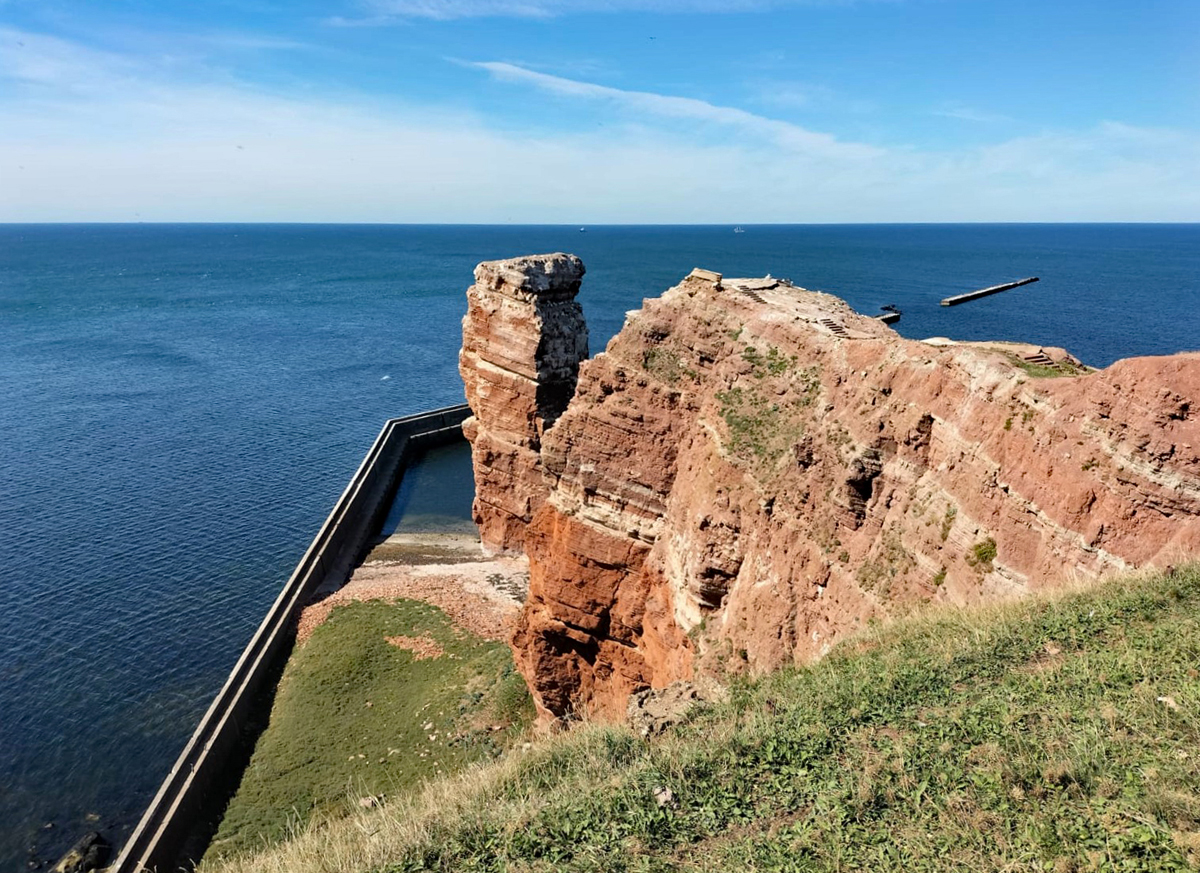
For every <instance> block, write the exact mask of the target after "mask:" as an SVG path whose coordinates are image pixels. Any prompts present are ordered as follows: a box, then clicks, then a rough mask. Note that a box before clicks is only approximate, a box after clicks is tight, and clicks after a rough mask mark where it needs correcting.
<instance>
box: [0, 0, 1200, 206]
mask: <svg viewBox="0 0 1200 873" xmlns="http://www.w3.org/2000/svg"><path fill="white" fill-rule="evenodd" d="M138 220H143V221H370V222H375V221H378V222H530V223H557V222H563V223H602V222H634V223H643V222H644V223H656V222H672V223H674V222H715V223H724V222H733V223H753V222H846V221H865V222H872V221H881V222H882V221H1197V220H1200V0H1121V2H1116V0H1092V2H1076V0H1041V2H1033V0H1008V2H998V0H996V2H994V0H793V2H787V0H727V2H716V0H659V2H650V3H633V2H624V0H327V2H316V0H298V2H276V0H207V2H194V0H193V2H178V0H154V2H150V0H107V2H100V0H91V2H89V0H70V2H57V0H0V221H138Z"/></svg>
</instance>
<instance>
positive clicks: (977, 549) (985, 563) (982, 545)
mask: <svg viewBox="0 0 1200 873" xmlns="http://www.w3.org/2000/svg"><path fill="white" fill-rule="evenodd" d="M994 560H996V541H995V540H994V539H992V538H991V537H988V538H987V539H986V540H983V541H982V542H978V543H976V544H975V545H973V546H971V553H970V554H969V555H967V563H968V564H970V565H971V566H972V567H975V568H976V569H978V570H982V571H984V572H991V569H992V562H993V561H994Z"/></svg>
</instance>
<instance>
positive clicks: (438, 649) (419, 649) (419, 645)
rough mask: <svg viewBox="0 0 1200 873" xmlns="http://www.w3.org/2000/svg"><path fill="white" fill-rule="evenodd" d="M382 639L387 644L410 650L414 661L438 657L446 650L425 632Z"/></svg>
mask: <svg viewBox="0 0 1200 873" xmlns="http://www.w3.org/2000/svg"><path fill="white" fill-rule="evenodd" d="M383 641H384V642H385V643H387V644H388V645H389V646H395V647H396V648H398V649H405V650H407V651H409V652H412V656H413V660H414V661H427V660H430V659H432V658H440V657H441V656H442V655H444V654H446V650H445V649H443V648H442V646H441V644H440V643H439V642H438V641H437V640H435V639H434V638H433V637H431V636H429V635H428V634H425V635H424V636H420V637H406V636H403V635H401V636H396V637H384V638H383Z"/></svg>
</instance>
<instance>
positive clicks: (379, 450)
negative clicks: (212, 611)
mask: <svg viewBox="0 0 1200 873" xmlns="http://www.w3.org/2000/svg"><path fill="white" fill-rule="evenodd" d="M468 412H469V410H468V408H467V407H466V406H465V405H462V406H452V407H447V408H445V409H438V410H434V411H432V412H426V413H421V414H419V415H413V416H408V417H406V418H394V419H390V420H389V421H388V422H387V423H386V424H384V426H383V429H382V430H381V431H380V433H379V436H378V437H376V439H375V442H374V443H373V444H372V446H371V448H370V450H369V451H368V452H367V455H366V457H364V458H363V461H362V463H361V464H360V465H359V468H358V470H357V471H356V472H355V474H354V476H353V477H352V478H351V480H350V482H349V484H348V485H347V486H346V489H345V490H344V491H343V492H342V496H341V497H340V498H339V499H338V501H337V503H336V504H334V507H333V511H332V512H330V514H329V517H328V518H327V519H326V520H325V523H324V524H323V525H322V526H321V529H320V531H318V532H317V535H316V537H315V538H314V539H313V542H312V544H311V545H310V546H309V547H308V550H307V551H306V552H305V553H304V556H303V557H302V558H301V559H300V563H299V564H297V565H296V569H295V570H294V571H293V573H292V575H291V577H290V578H289V579H288V581H287V583H286V584H285V585H284V587H283V590H282V591H280V592H279V596H278V597H277V598H276V599H275V602H274V603H273V604H272V606H271V608H270V610H269V611H268V612H267V615H266V617H265V618H264V619H263V621H262V624H261V625H260V626H259V628H258V630H257V631H256V632H255V634H254V636H253V637H252V638H251V640H250V643H249V644H248V645H247V646H246V648H245V650H244V651H243V652H242V655H241V657H240V658H238V661H237V664H235V665H234V668H233V670H232V672H231V673H230V674H229V678H228V679H226V680H225V684H224V686H223V687H222V688H221V690H220V691H219V692H218V694H217V696H216V697H215V698H214V699H213V702H212V704H211V705H210V706H209V708H208V711H207V712H205V714H204V716H203V718H201V720H200V724H199V725H198V726H197V727H196V730H195V732H194V733H193V734H192V737H191V739H190V740H189V741H188V744H187V745H186V746H185V747H184V749H183V751H182V752H181V753H180V755H179V758H178V760H177V761H176V762H175V765H174V766H173V767H172V768H171V771H170V773H168V774H167V778H166V779H165V780H164V781H163V783H162V786H161V787H160V788H159V790H158V793H157V794H156V795H155V797H154V799H153V800H152V801H151V802H150V806H149V807H148V808H147V810H146V812H145V813H144V814H143V816H142V819H141V821H140V822H139V823H138V825H137V827H136V828H135V829H134V831H133V833H132V834H131V835H130V837H129V839H128V840H127V841H126V843H125V845H124V846H123V848H122V849H121V853H120V855H119V856H118V858H117V860H116V862H115V863H114V864H113V865H112V867H110V868H109V873H139V871H142V870H168V869H176V867H177V866H180V865H178V864H177V861H178V858H179V854H180V852H181V850H182V848H183V845H184V842H185V840H187V839H188V837H189V836H190V834H191V832H192V831H193V829H194V828H196V827H197V824H198V821H199V820H200V818H201V816H202V814H203V813H204V812H205V811H211V810H210V807H211V806H212V805H213V804H214V803H215V802H218V801H221V800H224V799H225V795H223V794H221V793H220V791H221V786H222V785H223V783H224V782H225V781H226V780H228V778H229V774H228V773H226V772H225V771H226V768H227V764H228V762H229V761H230V759H231V758H232V757H234V756H235V755H236V754H237V751H238V749H239V747H240V745H241V743H242V742H243V741H244V734H245V731H246V728H247V723H248V722H249V721H250V719H251V716H252V713H253V711H254V709H255V708H256V707H258V706H261V705H262V701H261V699H260V696H259V692H260V690H261V689H262V688H263V687H264V685H265V683H266V682H267V681H268V679H269V678H270V677H271V676H272V675H274V671H275V670H276V669H277V668H278V665H279V662H280V660H281V659H282V658H284V657H285V656H286V654H287V652H288V651H289V649H290V648H291V644H292V641H293V639H294V635H295V629H296V628H295V622H296V619H297V617H298V616H299V613H300V610H301V609H303V608H304V606H306V605H307V604H308V602H309V601H310V600H311V598H312V596H313V595H314V594H316V593H317V592H318V591H320V590H322V589H331V588H336V587H338V586H340V585H341V584H343V583H344V582H345V581H346V579H347V578H348V577H349V575H350V572H351V571H352V570H353V568H354V565H355V564H356V563H357V560H358V558H359V557H360V555H361V554H362V551H363V549H364V547H365V546H366V544H367V540H368V538H369V537H370V536H371V534H373V533H374V532H375V531H377V530H378V529H379V526H380V524H381V522H382V520H383V517H384V516H385V515H386V513H387V508H388V503H387V498H388V496H389V495H392V494H394V493H395V489H396V485H397V482H398V478H399V477H400V475H401V474H402V472H403V469H404V467H405V466H406V464H407V463H408V462H409V460H410V459H411V458H413V457H414V456H415V455H416V454H418V453H420V452H421V451H424V450H425V449H427V448H431V447H433V446H436V445H442V444H445V443H448V442H453V441H455V440H459V439H461V438H462V435H461V426H462V421H463V419H464V418H466V416H467V413H468ZM214 792H215V793H216V794H215V795H214Z"/></svg>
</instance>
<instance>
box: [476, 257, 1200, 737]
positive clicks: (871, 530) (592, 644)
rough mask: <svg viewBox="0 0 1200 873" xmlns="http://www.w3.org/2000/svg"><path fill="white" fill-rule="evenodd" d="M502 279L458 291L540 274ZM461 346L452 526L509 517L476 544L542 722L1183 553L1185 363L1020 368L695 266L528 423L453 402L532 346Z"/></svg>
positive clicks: (1188, 516) (1198, 541)
mask: <svg viewBox="0 0 1200 873" xmlns="http://www.w3.org/2000/svg"><path fill="white" fill-rule="evenodd" d="M547 257H549V256H547ZM553 257H556V258H564V257H567V256H553ZM526 260H528V259H526ZM521 264H522V261H510V262H497V263H496V264H491V265H486V264H485V265H481V267H480V270H481V271H483V272H482V274H480V273H477V278H478V277H479V276H480V275H482V276H483V277H484V280H482V284H487V283H488V282H492V279H490V278H489V277H491V276H499V275H502V274H503V275H507V276H509V277H510V278H509V279H506V280H505V282H506V283H508V284H509V285H510V286H511V287H519V286H520V285H521V284H522V282H523V281H525V280H523V279H520V278H518V277H519V275H523V274H524V273H525V272H528V271H529V270H532V271H533V274H534V275H536V274H537V272H538V270H542V272H543V273H544V272H545V270H544V268H542V267H538V266H533V267H530V266H528V265H527V264H526V265H525V266H522V265H521ZM514 271H515V272H514ZM579 275H580V276H581V275H582V265H580V269H579ZM479 284H480V283H477V286H476V287H479ZM493 284H494V283H493ZM577 287H578V282H577V281H576V282H575V288H577ZM570 297H571V298H572V301H573V298H574V293H573V292H572V293H571V295H570ZM524 303H525V305H529V306H533V305H535V302H534V301H532V300H525V301H524ZM473 311H474V310H473ZM571 318H572V317H571V316H569V317H568V319H567V321H566V322H564V324H563V325H560V326H556V327H554V328H553V329H551V330H550V335H551V336H553V337H558V338H559V339H557V340H554V342H555V343H558V344H559V345H560V346H562V345H563V344H564V343H565V341H564V340H562V337H563V336H565V335H566V334H567V333H570V332H571V331H572V330H575V331H576V332H577V329H578V325H576V326H575V327H571V325H572V324H574V322H573V321H571ZM509 322H510V323H512V324H520V323H521V322H522V316H520V315H519V314H517V315H515V316H514V317H513V318H512V319H510V320H509ZM526 322H527V323H532V322H529V321H528V320H526ZM479 324H480V323H479V322H475V321H473V316H472V314H471V313H468V316H467V319H466V320H465V321H464V325H465V330H464V334H465V336H467V337H469V339H464V357H463V365H462V369H463V374H464V379H466V380H467V381H468V386H469V387H468V397H469V399H470V401H471V403H472V408H473V409H474V410H475V411H476V413H477V416H478V418H479V420H480V421H481V422H483V421H484V420H485V419H487V420H489V421H493V420H494V421H495V422H496V423H494V424H489V425H487V426H486V427H485V426H483V425H478V424H477V425H474V426H473V428H471V429H468V436H470V437H471V438H472V440H473V444H474V459H475V464H476V481H477V501H479V502H478V504H477V505H479V506H482V507H493V506H501V505H504V504H505V501H510V502H511V501H515V504H514V505H515V506H516V508H515V509H514V510H511V511H509V510H506V514H505V515H504V521H503V524H501V525H500V527H501V528H503V534H502V535H499V536H497V535H495V534H494V535H493V537H492V539H493V541H496V540H497V539H499V540H502V541H503V542H504V543H505V544H507V545H508V546H509V547H512V546H513V545H515V543H516V542H517V541H519V540H520V539H522V538H523V539H524V542H525V549H526V551H527V553H528V555H529V558H530V577H531V578H530V592H529V598H528V601H527V602H526V604H525V607H524V611H523V613H522V616H521V619H520V622H519V625H518V627H517V630H516V632H515V634H514V637H513V641H512V644H513V649H514V653H515V655H516V659H517V663H518V665H519V667H520V669H521V671H522V672H523V674H524V675H525V677H526V679H527V680H528V682H529V685H530V687H531V689H532V690H533V692H534V696H535V699H536V700H537V703H538V707H539V711H540V712H541V714H542V715H543V717H545V718H551V717H558V716H563V715H567V714H570V713H578V712H580V711H584V710H587V711H591V712H594V713H599V714H608V715H619V714H621V713H622V712H623V710H624V706H625V701H626V698H627V697H628V695H629V694H630V693H631V692H632V691H635V690H637V689H640V688H644V687H646V686H663V685H666V684H669V683H670V682H672V681H675V680H677V679H683V678H691V677H692V676H693V675H695V674H696V673H698V672H729V671H739V670H759V671H762V670H769V669H774V668H777V667H779V666H781V665H783V664H785V663H789V662H796V661H804V660H808V659H811V658H812V657H814V656H817V655H819V654H821V653H822V652H824V651H825V650H827V649H828V647H829V646H831V645H832V644H833V643H834V642H835V641H836V640H837V639H838V638H839V637H841V636H843V635H845V634H847V633H850V632H852V631H853V630H855V629H856V628H857V627H858V626H859V625H860V624H861V623H862V622H864V621H866V620H868V619H870V618H872V617H882V616H886V615H889V614H894V613H897V612H902V611H906V610H908V609H911V608H913V607H914V606H916V605H918V604H920V603H922V602H926V601H950V602H961V603H965V602H971V601H978V600H982V599H987V598H994V597H1005V596H1013V595H1017V594H1019V593H1021V592H1023V591H1025V590H1029V589H1034V588H1040V587H1047V586H1054V585H1058V584H1062V583H1064V582H1066V581H1068V580H1072V579H1091V578H1097V577H1100V576H1102V575H1105V574H1106V573H1109V572H1111V571H1116V570H1126V569H1130V568H1133V567H1142V566H1148V565H1164V564H1167V563H1171V562H1174V561H1176V560H1178V559H1180V558H1182V557H1183V556H1185V555H1195V554H1196V553H1197V552H1198V551H1200V456H1198V453H1197V449H1200V424H1198V423H1197V420H1196V416H1195V410H1196V406H1197V404H1196V401H1197V399H1198V394H1200V392H1198V388H1200V354H1180V355H1175V356H1171V357H1165V358H1140V359H1131V360H1126V361H1120V362H1118V363H1116V364H1114V365H1113V366H1111V367H1109V368H1107V369H1105V370H1102V371H1098V372H1089V371H1087V370H1086V369H1085V368H1081V367H1077V366H1076V365H1075V364H1076V362H1074V361H1073V359H1071V358H1070V356H1069V355H1066V353H1065V352H1062V351H1061V350H1048V352H1049V357H1050V358H1052V359H1053V360H1054V361H1056V362H1060V363H1056V364H1054V365H1053V366H1051V367H1029V366H1027V365H1023V364H1024V362H1023V361H1022V360H1021V358H1020V354H1021V352H1022V350H1021V349H1020V348H1019V347H1016V346H1005V345H1003V344H994V345H990V346H989V345H987V344H971V345H967V344H931V343H927V342H917V341H911V340H906V339H903V338H901V337H900V336H898V335H897V334H896V333H895V332H893V331H892V330H891V329H889V328H887V327H886V326H884V325H883V324H881V323H880V322H878V321H876V320H874V319H871V318H868V317H865V316H861V315H858V314H856V313H854V312H853V311H852V310H851V309H850V308H849V307H848V306H847V305H846V304H845V303H843V302H842V301H841V300H839V299H837V298H835V297H832V296H830V295H826V294H820V293H814V292H809V291H806V290H803V289H801V288H797V287H793V286H791V285H790V284H788V283H786V282H779V281H776V280H772V279H753V280H750V279H748V280H736V279H734V280H730V279H726V280H723V281H721V280H720V279H719V278H718V277H716V276H714V275H712V274H705V273H703V272H702V271H697V272H696V273H694V274H693V275H691V276H689V277H688V278H686V279H685V280H684V281H683V282H682V283H680V284H679V285H677V286H676V287H674V288H672V289H670V290H668V291H667V292H666V293H665V294H663V296H662V297H660V298H657V299H654V300H647V301H645V302H644V305H643V307H642V309H640V310H638V311H636V312H633V313H630V314H629V316H628V318H627V320H626V324H625V326H624V328H623V329H622V330H621V332H620V333H619V334H618V335H617V336H616V337H615V338H614V339H613V340H612V341H611V342H610V343H609V345H608V348H607V349H606V350H605V352H604V353H602V354H600V355H597V356H596V357H595V358H594V359H592V360H590V361H586V362H584V363H583V364H582V365H581V366H580V367H579V369H578V384H577V386H576V388H575V392H574V396H573V398H572V399H571V401H570V404H569V405H568V406H567V407H566V410H565V412H562V413H561V415H560V416H557V417H556V418H555V419H554V420H553V422H552V423H553V426H552V427H548V426H547V422H546V420H545V419H540V418H539V415H538V414H537V412H536V409H535V411H533V412H530V409H531V408H532V407H529V405H528V403H527V402H526V401H520V402H519V403H518V405H517V406H516V407H514V408H515V409H517V410H518V411H519V413H520V414H511V415H508V417H507V419H506V418H505V416H506V415H507V413H505V412H504V411H503V410H504V409H505V408H507V407H505V406H504V404H500V403H492V404H491V405H492V406H493V409H492V411H491V412H490V413H488V412H487V411H486V406H487V405H488V404H486V403H485V404H482V405H481V406H476V403H477V402H478V400H477V397H478V396H479V392H478V390H476V392H475V395H474V396H473V395H472V389H471V388H470V384H471V381H470V380H471V378H473V374H472V369H471V368H472V362H473V361H480V362H483V361H487V360H497V359H503V358H504V355H505V353H504V352H503V351H491V352H489V351H484V349H494V348H495V347H496V346H504V345H506V344H511V343H514V342H516V343H517V344H518V345H519V344H520V343H521V342H524V344H525V345H524V347H525V348H530V347H534V348H536V347H537V346H539V345H540V343H541V340H540V339H538V338H536V337H535V338H533V340H532V341H531V340H530V339H529V338H528V337H526V338H525V339H520V338H519V337H517V338H515V339H514V337H515V336H516V334H519V333H520V331H519V330H518V331H516V333H515V334H514V333H513V332H509V333H508V334H505V333H504V332H500V333H494V334H493V333H490V332H489V331H487V330H484V329H482V328H481V327H479V326H478V325H479ZM580 324H581V320H580ZM531 342H532V346H531V345H530V343H531ZM584 342H585V343H586V339H585V340H584ZM566 345H571V344H570V343H566ZM468 347H470V348H471V349H472V350H473V351H472V352H471V354H472V355H474V357H469V356H468V352H467V349H468ZM571 347H572V348H577V344H576V345H571ZM585 348H586V346H585ZM585 354H586V352H585ZM489 355H490V356H491V357H489ZM480 369H481V371H486V372H485V376H486V379H485V381H488V380H492V381H495V380H496V378H498V377H494V376H493V375H492V371H491V370H488V369H487V368H486V367H483V366H481V368H480ZM535 369H536V368H535ZM1047 372H1050V373H1062V374H1064V375H1056V376H1051V377H1049V378H1045V377H1039V376H1042V375H1044V374H1045V373H1047ZM1067 374H1072V375H1067ZM522 375H524V373H522ZM533 378H536V377H533ZM526 387H527V386H526ZM564 387H565V386H564V383H563V382H562V381H561V380H560V381H559V382H558V383H557V389H556V390H559V391H561V390H562V389H563V388H564ZM517 393H520V392H517ZM527 393H528V392H527V391H526V393H525V395H522V396H526V400H527ZM497 396H500V395H497ZM522 403H523V404H524V405H521V404H522ZM535 407H536V404H535ZM489 416H490V417H489ZM506 421H507V424H506V423H505V422H506ZM539 421H540V423H539ZM506 427H511V428H512V434H515V435H517V436H511V435H510V436H497V434H501V432H503V431H504V429H505V428H506ZM523 428H524V429H523ZM485 430H489V431H490V432H491V434H492V436H491V437H489V438H488V440H486V441H482V440H481V436H480V434H481V433H483V432H484V431H485ZM520 434H524V436H520ZM481 442H482V444H483V448H482V450H481ZM510 446H511V447H515V448H511V449H510V448H508V447H510ZM506 452H507V453H506ZM513 519H516V521H513ZM486 520H487V519H486V518H484V521H485V522H486ZM493 529H495V527H494V528H493ZM485 530H486V528H485ZM486 540H487V536H486V534H485V541H486Z"/></svg>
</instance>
